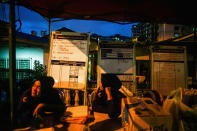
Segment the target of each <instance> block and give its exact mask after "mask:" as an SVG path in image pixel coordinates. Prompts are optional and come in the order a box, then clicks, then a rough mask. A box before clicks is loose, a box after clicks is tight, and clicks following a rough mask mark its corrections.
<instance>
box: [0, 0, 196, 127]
mask: <svg viewBox="0 0 197 131" xmlns="http://www.w3.org/2000/svg"><path fill="white" fill-rule="evenodd" d="M6 1H10V7H11V8H10V30H9V36H10V38H9V53H10V54H9V58H10V63H9V64H10V67H9V68H10V118H11V119H10V120H11V127H13V125H14V114H15V113H14V96H13V94H14V93H13V89H15V84H16V83H15V82H16V81H15V76H16V75H15V64H16V63H15V60H16V59H15V46H16V45H15V7H14V4H15V0H0V2H3V3H4V2H6ZM16 2H17V4H18V5H22V6H24V7H26V8H29V9H31V10H33V11H35V12H37V13H39V14H40V15H42V16H43V17H46V18H48V19H49V28H50V21H51V19H52V20H54V19H56V18H60V19H65V20H66V19H82V20H104V21H111V22H120V23H121V22H150V23H168V24H192V25H195V24H196V23H197V19H196V18H195V15H194V13H195V12H196V11H195V9H196V8H195V5H196V4H195V1H193V0H187V1H186V2H185V1H173V0H16ZM49 30H50V29H49ZM50 34H51V33H50Z"/></svg>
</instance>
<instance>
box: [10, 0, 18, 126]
mask: <svg viewBox="0 0 197 131" xmlns="http://www.w3.org/2000/svg"><path fill="white" fill-rule="evenodd" d="M9 10H10V12H9V20H10V22H9V88H10V122H11V123H10V124H11V128H12V129H13V128H14V123H15V120H14V118H15V116H14V115H15V108H14V104H15V102H14V100H15V97H14V95H15V91H14V90H16V34H15V0H10V9H9Z"/></svg>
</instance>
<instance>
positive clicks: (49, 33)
mask: <svg viewBox="0 0 197 131" xmlns="http://www.w3.org/2000/svg"><path fill="white" fill-rule="evenodd" d="M50 40H51V18H49V46H50V45H51V41H50Z"/></svg>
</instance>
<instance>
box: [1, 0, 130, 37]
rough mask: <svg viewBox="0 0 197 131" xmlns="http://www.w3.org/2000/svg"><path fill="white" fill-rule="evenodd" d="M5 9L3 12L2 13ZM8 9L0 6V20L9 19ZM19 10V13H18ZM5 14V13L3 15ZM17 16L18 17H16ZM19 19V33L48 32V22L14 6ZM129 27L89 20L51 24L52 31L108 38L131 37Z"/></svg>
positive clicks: (34, 13) (35, 14) (33, 13)
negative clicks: (63, 29)
mask: <svg viewBox="0 0 197 131" xmlns="http://www.w3.org/2000/svg"><path fill="white" fill-rule="evenodd" d="M4 8H5V11H4ZM8 10H9V8H8V6H7V5H4V6H2V4H0V18H1V20H6V21H8V19H9V11H8ZM18 10H19V12H18ZM3 12H5V13H3ZM18 14H19V15H18ZM18 18H20V19H21V21H22V26H21V32H24V33H29V34H30V33H31V31H32V30H34V31H36V32H37V33H38V36H40V32H41V31H42V30H46V31H47V32H48V22H47V20H45V19H44V18H43V17H42V16H40V15H39V14H38V13H36V12H33V11H31V10H29V9H26V8H24V7H18V6H16V19H18ZM131 26H132V24H125V25H123V24H116V23H112V22H107V21H93V20H92V21H90V20H65V21H59V22H53V23H52V31H55V30H57V29H60V28H62V27H66V28H69V29H71V30H73V31H76V32H80V33H87V32H90V33H91V34H92V33H96V34H99V35H103V36H110V35H115V34H120V35H123V36H129V37H131Z"/></svg>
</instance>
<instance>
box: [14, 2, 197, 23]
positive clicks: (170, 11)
mask: <svg viewBox="0 0 197 131" xmlns="http://www.w3.org/2000/svg"><path fill="white" fill-rule="evenodd" d="M17 3H18V4H19V5H22V6H25V7H27V8H29V9H31V10H33V11H35V12H38V13H39V14H40V15H42V16H44V17H47V18H61V19H83V20H105V21H111V22H151V23H169V24H196V23H197V19H195V15H194V13H195V1H192V0H187V1H173V0H39V1H37V0H36V1H35V0H17Z"/></svg>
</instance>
